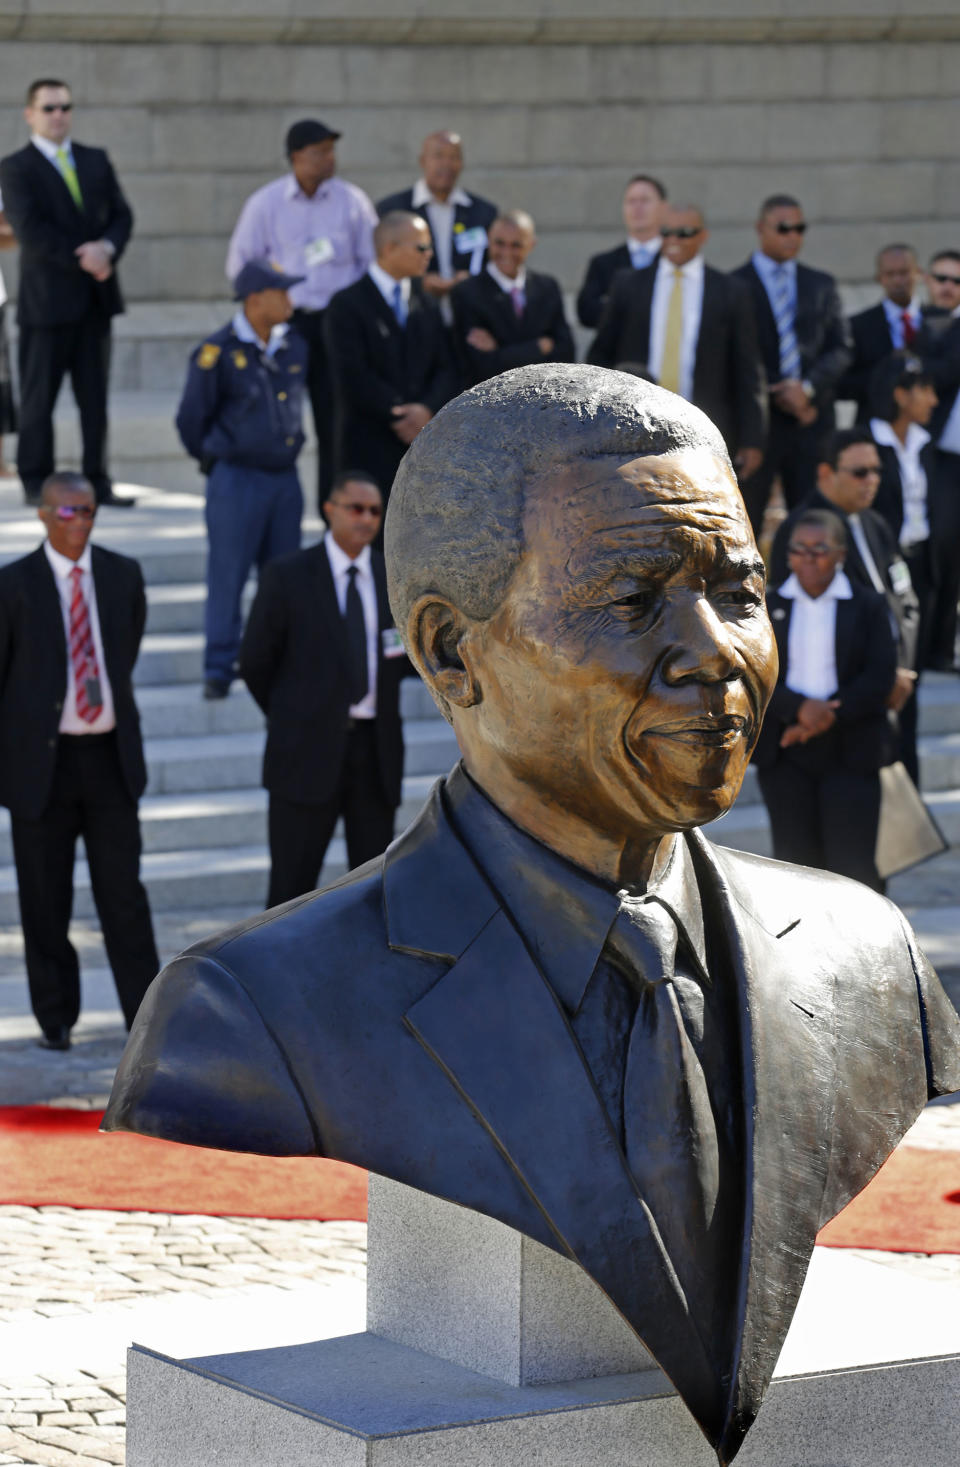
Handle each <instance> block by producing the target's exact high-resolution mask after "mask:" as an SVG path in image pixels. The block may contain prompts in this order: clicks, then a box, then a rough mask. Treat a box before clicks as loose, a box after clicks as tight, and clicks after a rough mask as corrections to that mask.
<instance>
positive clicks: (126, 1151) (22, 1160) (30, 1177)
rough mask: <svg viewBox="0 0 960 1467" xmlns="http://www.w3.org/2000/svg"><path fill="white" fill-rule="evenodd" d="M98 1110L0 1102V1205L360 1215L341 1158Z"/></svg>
mask: <svg viewBox="0 0 960 1467" xmlns="http://www.w3.org/2000/svg"><path fill="white" fill-rule="evenodd" d="M102 1114H103V1113H102V1111H90V1110H64V1109H61V1108H60V1107H58V1106H44V1105H24V1106H0V1203H5V1202H7V1203H9V1202H17V1203H20V1204H22V1205H25V1206H27V1207H42V1206H46V1205H50V1204H55V1205H59V1206H62V1207H102V1208H116V1209H118V1210H120V1211H122V1212H187V1213H189V1212H197V1213H208V1214H213V1215H214V1216H216V1215H221V1216H226V1217H274V1218H296V1217H305V1218H321V1219H323V1220H326V1221H332V1220H334V1219H343V1218H352V1219H355V1220H357V1221H359V1222H363V1221H364V1220H365V1219H366V1216H367V1174H366V1172H364V1171H361V1170H360V1168H359V1167H355V1166H348V1165H347V1164H346V1163H345V1162H340V1161H318V1160H314V1159H310V1158H301V1157H272V1156H271V1157H267V1156H236V1155H234V1153H233V1152H228V1151H206V1150H204V1149H202V1148H201V1147H197V1146H179V1145H177V1143H176V1142H173V1141H154V1140H151V1139H150V1138H149V1137H146V1136H128V1135H125V1134H123V1133H111V1134H110V1135H101V1134H100V1132H99V1131H98V1129H97V1127H98V1126H99V1125H100V1121H101V1118H102Z"/></svg>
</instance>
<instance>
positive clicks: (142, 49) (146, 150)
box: [0, 0, 960, 317]
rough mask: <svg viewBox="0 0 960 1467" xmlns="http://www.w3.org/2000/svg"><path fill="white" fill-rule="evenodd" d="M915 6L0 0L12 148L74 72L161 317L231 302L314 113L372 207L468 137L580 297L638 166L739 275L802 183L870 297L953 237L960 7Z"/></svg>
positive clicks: (815, 251)
mask: <svg viewBox="0 0 960 1467" xmlns="http://www.w3.org/2000/svg"><path fill="white" fill-rule="evenodd" d="M919 4H920V6H921V9H920V10H919V11H918V10H917V9H916V8H913V9H911V8H910V7H909V6H908V5H906V4H902V3H897V0H887V3H883V0H873V3H870V0H835V3H834V4H832V5H831V6H830V7H829V10H828V7H827V5H826V4H825V3H824V0H812V3H811V0H793V3H792V4H791V5H789V6H788V5H787V4H786V3H784V4H779V3H775V0H774V3H771V0H765V3H761V0H740V3H735V0H717V3H708V0H704V3H699V4H697V3H691V0H674V3H673V5H672V6H671V7H670V14H671V17H672V18H671V19H670V20H667V19H665V17H664V15H663V13H661V14H658V11H660V12H665V10H666V6H664V5H661V6H656V5H653V4H647V3H644V0H599V5H598V6H594V7H590V6H587V5H585V4H583V3H582V0H577V3H576V4H574V3H573V0H550V3H549V4H546V3H540V4H538V3H535V0H482V3H476V0H471V3H469V4H468V3H466V0H421V3H420V4H418V5H416V6H414V5H411V4H409V3H404V0H397V3H391V0H353V3H352V4H351V5H350V6H349V7H348V6H347V5H346V4H343V3H339V4H332V3H329V0H328V3H326V4H324V3H323V0H313V3H310V0H279V3H271V4H269V5H267V6H265V5H264V4H263V3H262V0H164V3H160V0H139V3H137V0H132V3H131V0H127V3H122V0H89V3H88V0H0V150H2V151H3V152H6V151H8V150H10V149H12V148H14V147H16V146H18V145H19V144H20V142H21V141H22V139H23V137H24V124H23V122H22V118H21V115H20V107H21V105H22V92H23V88H24V86H25V84H26V82H27V81H28V80H29V79H30V78H31V77H32V76H35V75H42V74H45V73H47V74H50V73H52V74H54V75H63V76H64V77H66V78H67V79H69V80H70V82H71V84H72V86H73V90H74V96H75V100H76V102H77V117H76V124H75V131H76V135H77V136H78V137H79V138H80V139H82V140H89V141H91V142H94V141H95V142H98V143H101V144H103V145H105V146H106V147H107V148H108V149H109V150H110V153H111V155H112V157H113V159H114V162H115V164H116V166H117V168H118V171H119V173H120V175H121V177H122V180H123V183H124V187H125V188H126V190H127V191H128V193H129V196H130V199H131V202H132V204H133V206H134V209H135V211H136V215H137V230H136V236H135V239H134V242H133V244H132V246H131V248H130V250H129V252H128V254H127V257H126V259H125V261H124V265H123V270H122V276H123V282H124V286H125V290H126V293H127V295H128V298H129V300H130V301H131V302H133V303H138V302H139V303H144V305H145V306H146V304H147V303H154V304H156V303H164V302H171V303H172V302H180V303H187V302H211V301H220V300H222V299H223V297H224V295H225V281H224V277H223V273H222V272H223V259H224V252H225V248H226V241H227V238H228V236H229V233H230V230H231V228H232V226H233V223H234V221H235V219H236V215H237V212H238V209H239V207H240V205H241V203H242V202H243V200H244V198H245V197H246V196H247V194H248V193H249V192H250V191H251V190H252V189H254V188H256V187H257V186H258V185H259V184H261V183H263V182H265V181H266V180H268V179H269V178H271V177H273V176H275V175H276V173H277V172H279V171H281V170H282V168H283V167H284V159H283V156H282V137H283V134H284V131H285V129H286V127H287V126H288V125H289V123H290V122H291V121H294V120H296V119H297V118H298V117H302V116H308V115H316V116H320V117H322V118H323V119H324V120H325V121H328V122H329V123H331V125H333V126H335V127H337V128H339V129H342V131H343V134H344V136H343V140H342V142H341V144H340V148H339V153H340V170H341V172H342V174H343V175H344V176H345V177H347V178H351V179H353V180H355V181H356V182H357V183H359V184H361V185H362V186H363V187H364V188H365V189H367V190H368V191H369V192H370V193H371V194H372V195H373V196H374V197H375V198H376V197H378V196H380V195H381V194H383V193H385V192H387V191H388V190H391V189H394V188H397V187H400V186H402V185H403V184H404V183H406V182H407V181H408V180H412V178H413V177H414V176H415V173H416V155H417V151H418V145H419V142H420V139H421V138H422V136H423V134H424V133H426V132H427V131H429V130H431V129H433V128H437V127H452V128H456V129H457V130H458V131H460V132H461V133H462V134H463V137H464V140H465V147H466V152H467V158H468V174H467V175H466V181H467V183H468V185H472V186H473V187H474V188H475V189H477V190H478V191H479V192H481V193H484V194H487V195H489V196H490V197H492V198H494V199H495V200H497V201H498V202H500V203H502V204H504V205H506V206H524V207H526V208H529V209H530V210H531V212H532V213H533V214H534V216H535V218H536V220H537V223H538V226H539V232H540V239H541V244H540V247H539V249H538V252H537V255H536V257H535V263H537V264H538V265H539V266H540V268H541V269H545V270H549V271H551V272H553V273H556V274H558V275H559V276H560V277H561V279H562V281H563V283H564V285H565V286H566V287H567V288H568V289H570V288H574V287H575V286H576V283H577V281H578V279H579V276H580V274H581V271H582V266H583V263H584V262H585V260H586V258H587V256H588V255H589V254H590V253H592V252H593V251H595V250H598V249H602V248H605V247H607V246H608V245H609V244H610V243H612V242H614V241H616V239H617V238H618V237H619V231H620V225H619V201H620V194H621V190H622V185H623V182H624V180H625V178H626V177H628V176H629V174H630V173H631V172H633V171H636V170H638V169H641V168H642V169H645V170H650V171H652V172H654V173H657V174H659V175H661V176H662V177H663V178H664V180H665V181H666V183H667V184H668V186H669V188H670V191H671V193H672V194H673V196H674V197H676V198H683V199H690V200H692V201H696V202H700V203H702V204H703V206H704V207H705V209H706V213H707V215H708V220H709V223H710V226H711V230H712V237H711V239H710V242H709V245H708V248H707V254H708V258H709V259H710V260H711V261H712V262H713V263H715V264H717V265H719V266H721V267H729V266H732V265H734V264H736V263H738V262H739V260H741V259H742V258H743V257H744V256H745V255H746V254H747V253H748V252H749V250H750V248H751V245H752V231H751V220H752V218H753V217H754V211H755V208H756V204H757V201H758V200H759V199H760V198H761V197H762V196H763V195H764V194H765V193H767V192H770V191H772V190H775V189H777V190H779V189H785V190H788V191H790V192H794V193H796V194H797V195H798V196H799V197H800V199H801V200H802V201H803V204H804V206H805V208H806V210H807V214H808V216H809V218H810V220H811V223H812V226H813V227H812V229H811V232H810V235H809V237H808V242H807V246H806V256H807V258H809V259H810V260H811V261H813V262H816V263H819V264H822V265H824V266H826V267H827V268H829V269H832V270H833V271H835V272H836V273H837V274H838V275H839V276H840V278H841V279H842V280H843V281H845V282H847V283H848V284H850V285H853V286H858V285H859V286H864V285H865V284H866V283H867V282H869V279H870V276H871V273H872V257H873V254H874V252H875V250H876V248H877V247H878V246H879V245H880V244H882V243H884V242H886V241H888V240H890V239H898V238H908V239H910V240H912V241H913V242H915V244H916V245H917V247H918V248H919V250H920V251H921V253H922V254H924V255H926V254H927V253H928V252H929V251H930V250H932V249H934V248H938V247H942V246H944V245H951V246H952V245H957V244H960V158H958V150H957V138H958V136H960V101H958V100H957V77H958V76H960V10H958V7H957V4H956V0H919ZM588 9H590V10H591V11H592V15H591V18H590V19H584V18H583V12H585V11H587V10H588ZM578 13H579V14H578ZM2 266H3V270H4V274H5V276H6V277H7V279H8V282H9V283H10V284H11V285H14V284H15V277H16V268H15V260H14V257H13V256H11V255H10V254H7V255H6V256H4V257H3V260H2ZM859 294H860V292H859V291H858V292H856V295H857V296H859ZM177 314H178V316H179V314H180V313H179V312H178V313H177ZM187 316H188V317H189V311H187Z"/></svg>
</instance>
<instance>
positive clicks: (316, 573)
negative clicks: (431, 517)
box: [240, 470, 412, 907]
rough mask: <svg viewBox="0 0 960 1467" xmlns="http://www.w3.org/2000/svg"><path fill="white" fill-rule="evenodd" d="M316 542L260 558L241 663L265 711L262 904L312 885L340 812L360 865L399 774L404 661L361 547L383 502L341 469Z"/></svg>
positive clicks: (388, 818) (380, 830)
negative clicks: (265, 882) (265, 878)
mask: <svg viewBox="0 0 960 1467" xmlns="http://www.w3.org/2000/svg"><path fill="white" fill-rule="evenodd" d="M323 512H324V515H325V517H326V520H327V524H328V526H329V528H328V530H327V533H326V536H325V537H324V539H323V540H322V541H321V543H320V544H319V545H313V546H311V547H310V549H309V550H301V551H298V552H297V553H296V554H295V555H287V556H281V557H280V559H279V560H275V561H272V562H271V563H270V564H269V565H268V566H266V567H265V568H264V571H263V574H262V575H261V578H260V585H259V588H258V590H257V596H256V600H255V601H254V603H253V606H252V608H251V611H250V617H249V620H248V622H247V628H246V632H245V633H244V638H243V646H242V648H241V651H240V671H241V673H242V675H243V677H244V679H245V681H246V684H247V686H248V687H249V689H250V691H251V693H252V694H253V696H254V697H255V698H256V700H257V702H258V703H259V705H260V707H261V708H262V709H263V711H264V713H265V714H266V715H267V747H266V750H265V752H264V757H263V783H264V785H265V786H266V788H267V789H268V791H269V792H270V815H269V831H270V889H269V895H268V897H267V906H268V907H275V906H278V905H279V903H280V902H287V901H290V899H291V898H292V897H296V896H301V895H302V894H303V892H305V891H312V890H313V889H314V887H315V886H316V885H317V884H318V879H319V875H320V869H321V867H322V866H323V858H324V856H325V854H326V850H327V846H328V845H329V843H330V837H331V836H332V835H333V829H334V826H335V825H336V823H337V820H338V819H339V818H340V816H341V815H342V816H343V822H344V827H345V831H346V837H347V860H348V862H349V864H350V866H351V867H354V866H362V865H363V863H364V861H369V860H370V859H371V858H372V857H373V856H379V855H380V854H381V853H382V852H383V851H385V850H386V848H387V846H388V844H389V843H390V841H391V840H392V839H393V822H394V815H395V813H396V809H397V806H398V805H399V803H400V795H401V784H402V780H403V732H402V728H401V723H400V709H399V688H400V679H401V678H402V677H404V676H406V675H408V674H410V673H411V671H412V669H411V667H410V664H409V662H408V661H407V658H406V656H405V655H404V651H403V644H402V643H401V641H400V638H399V637H398V635H397V633H396V630H395V628H394V625H393V617H392V616H391V615H390V606H389V603H388V601H387V578H386V572H385V570H384V566H383V556H382V555H381V554H380V553H379V551H377V550H371V549H370V545H371V543H372V541H373V539H374V538H375V536H376V534H377V532H378V531H379V529H380V519H381V516H382V514H383V502H382V500H381V497H380V491H379V489H378V488H377V486H376V484H375V483H374V482H373V480H372V479H370V478H368V477H367V476H366V475H365V474H363V473H360V472H351V471H350V470H348V471H347V472H346V473H345V474H341V475H340V476H339V477H338V478H337V479H335V480H334V484H333V488H332V491H331V494H330V498H329V499H328V500H327V502H326V503H325V504H324V506H323Z"/></svg>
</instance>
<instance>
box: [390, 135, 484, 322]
mask: <svg viewBox="0 0 960 1467" xmlns="http://www.w3.org/2000/svg"><path fill="white" fill-rule="evenodd" d="M420 169H421V173H420V177H419V178H418V179H417V181H416V183H415V184H414V185H413V187H412V188H408V189H402V190H401V191H400V193H396V194H390V195H389V196H388V197H387V198H385V199H381V200H380V202H379V204H378V205H377V212H378V213H379V215H380V217H381V219H382V218H384V217H385V215H387V214H393V213H395V212H397V211H398V210H400V211H402V212H408V213H409V212H412V213H415V214H419V215H420V216H421V218H422V219H424V220H425V222H426V224H427V227H428V229H429V230H430V240H431V243H432V245H433V254H432V255H431V256H430V259H429V260H428V262H427V268H426V272H425V274H424V277H423V288H424V290H425V291H426V292H427V294H428V295H432V296H433V297H434V298H435V299H436V300H438V301H440V303H441V306H442V307H443V308H444V320H445V321H447V323H448V324H449V322H450V320H451V316H450V312H449V309H447V296H448V295H449V293H450V291H451V290H452V289H453V287H454V286H455V285H456V284H457V282H458V281H460V280H466V279H467V277H468V276H470V275H478V274H479V273H480V271H481V270H482V269H483V263H484V260H485V259H486V253H487V231H488V230H489V228H490V225H491V224H492V223H493V221H494V219H495V218H496V217H497V206H496V204H491V202H490V200H489V199H482V198H481V197H480V195H479V194H470V193H467V191H466V189H465V188H463V187H461V185H460V181H459V180H460V175H461V173H462V172H463V142H462V140H461V138H460V135H459V133H456V132H447V131H441V132H432V133H430V135H429V136H428V137H425V138H424V140H423V146H422V148H421V149H420Z"/></svg>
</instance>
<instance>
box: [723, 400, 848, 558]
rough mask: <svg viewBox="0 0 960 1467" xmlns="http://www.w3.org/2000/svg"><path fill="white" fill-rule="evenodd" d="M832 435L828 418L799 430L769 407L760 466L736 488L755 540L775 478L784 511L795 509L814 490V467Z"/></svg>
mask: <svg viewBox="0 0 960 1467" xmlns="http://www.w3.org/2000/svg"><path fill="white" fill-rule="evenodd" d="M832 431H833V419H832V414H831V417H830V420H829V421H828V422H826V423H821V422H820V421H819V420H818V421H817V422H815V423H811V424H810V426H809V427H807V428H803V427H801V426H800V424H799V423H798V422H797V420H796V418H792V417H790V416H789V414H787V413H781V412H779V411H778V410H777V409H776V408H773V407H771V409H770V430H769V433H768V435H767V446H766V448H765V449H764V454H763V463H762V464H761V465H760V467H759V469H757V472H756V473H755V474H752V475H751V477H750V478H749V479H747V480H746V482H745V483H743V484H741V485H740V492H741V494H742V495H743V502H744V504H745V505H746V507H747V514H748V515H749V516H750V523H751V525H752V526H753V533H754V534H755V535H756V536H757V537H758V538H759V535H760V529H761V526H762V525H763V516H764V514H765V512H766V508H767V501H768V500H769V498H770V491H771V489H772V488H773V481H774V479H775V478H776V476H777V475H778V474H779V476H780V482H781V484H782V485H783V494H784V498H785V499H786V501H787V508H788V509H796V507H797V505H798V504H800V503H801V501H802V500H804V499H806V498H807V496H808V495H810V494H812V493H813V491H814V489H816V487H817V464H818V463H819V461H820V454H821V450H822V448H823V445H824V443H825V441H826V439H827V438H828V437H829V435H830V433H831V432H832Z"/></svg>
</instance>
